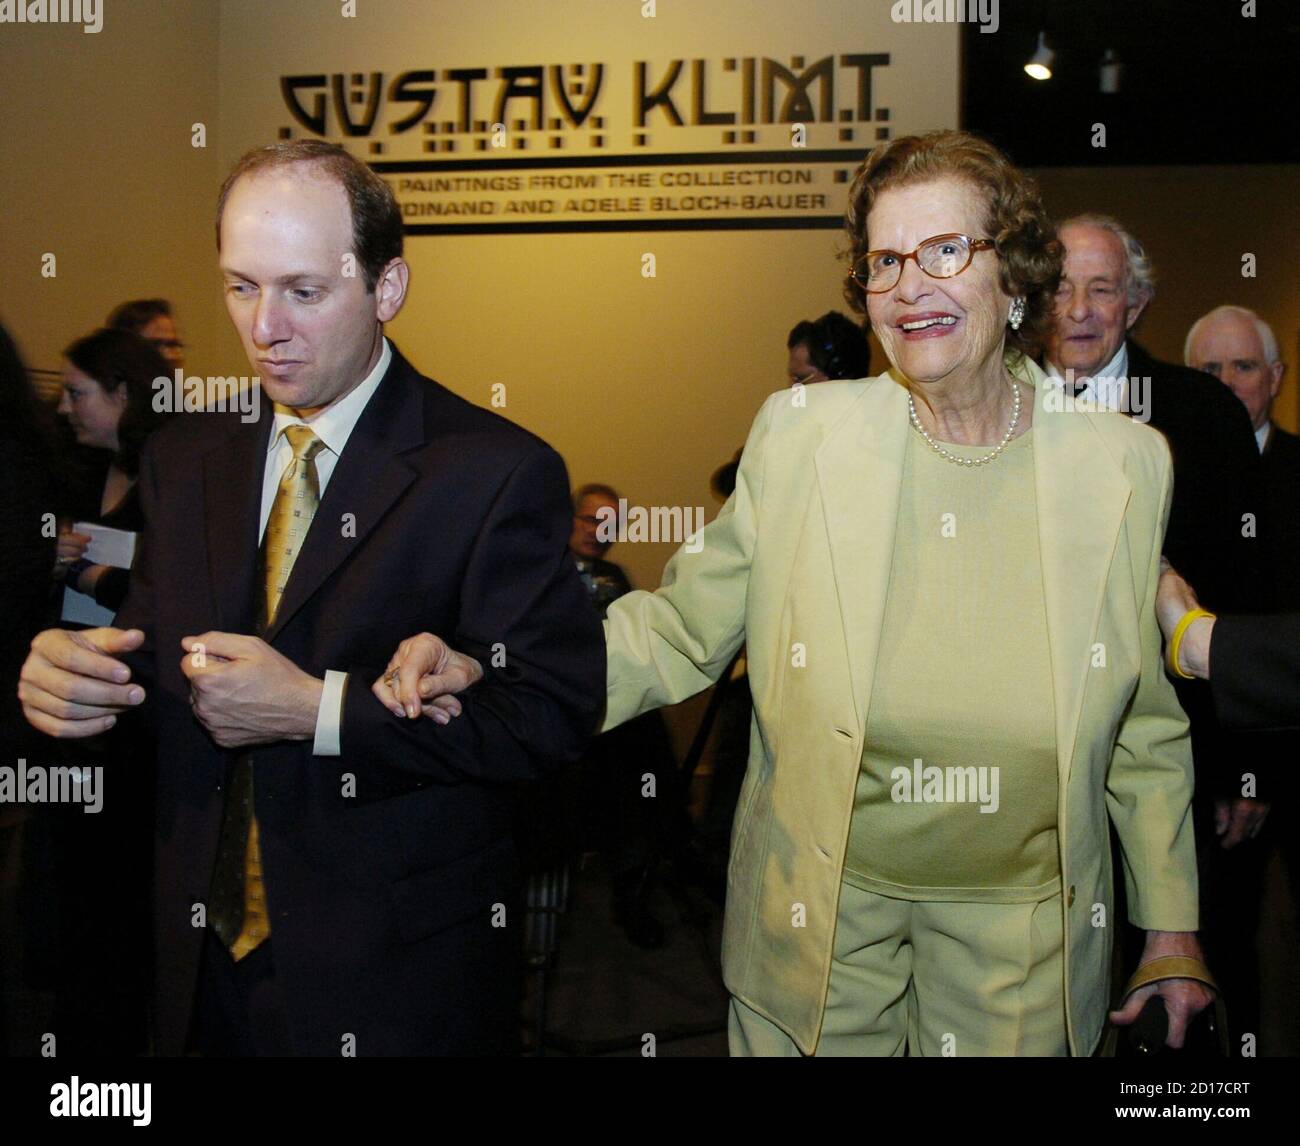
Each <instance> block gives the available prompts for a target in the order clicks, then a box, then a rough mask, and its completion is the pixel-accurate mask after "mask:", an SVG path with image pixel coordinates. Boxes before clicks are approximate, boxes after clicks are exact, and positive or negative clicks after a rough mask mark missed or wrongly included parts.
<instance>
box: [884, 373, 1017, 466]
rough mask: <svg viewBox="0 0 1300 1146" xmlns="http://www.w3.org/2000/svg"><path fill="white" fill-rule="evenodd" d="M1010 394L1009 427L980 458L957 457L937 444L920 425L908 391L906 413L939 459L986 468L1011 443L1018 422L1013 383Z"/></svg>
mask: <svg viewBox="0 0 1300 1146" xmlns="http://www.w3.org/2000/svg"><path fill="white" fill-rule="evenodd" d="M1011 392H1012V394H1014V395H1015V404H1014V405H1013V406H1012V408H1011V425H1009V426H1008V427H1007V432H1006V433H1005V434H1003V435H1002V441H1000V442H999V443H998V444H997V446H996V447H995V448H994V450H993V452H992V453H989V454H985V455H984V456H983V457H982V458H962V457H958V456H957V455H956V454H954V453H950V452H949V451H948V450H945V449H944V448H943V447H942V446H941V445H939V443H938V442H936V441H935V440H934V439H933V438H932V437H930V435H929V433H928V432H927V431H926V429H925V427H924V426H922V425H921V419H920V418H918V417H917V416H916V403H915V402H913V401H912V393H911V391H910V390H909V391H908V394H907V413H908V415H909V416H910V417H911V419H912V425H913V426H915V427H916V429H917V432H918V433H919V434H920V435H921V437H923V438H924V439H925V440H926V441H927V442H929V443H930V448H931V449H932V450H934V452H935V453H936V454H938V455H939V456H940V457H941V458H946V459H947V460H948V461H950V462H953V463H954V464H956V465H959V466H986V465H988V464H989V462H991V461H992V460H993V459H994V458H996V457H997V456H998V454H1000V453H1001V452H1002V451H1003V450H1005V449H1006V448H1007V443H1008V442H1010V441H1011V435H1012V434H1014V433H1015V432H1016V423H1017V422H1019V421H1020V387H1019V386H1017V385H1016V384H1015V383H1014V382H1012V383H1011Z"/></svg>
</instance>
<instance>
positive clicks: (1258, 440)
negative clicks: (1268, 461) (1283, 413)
mask: <svg viewBox="0 0 1300 1146" xmlns="http://www.w3.org/2000/svg"><path fill="white" fill-rule="evenodd" d="M1272 428H1273V423H1272V422H1265V423H1264V424H1263V425H1262V426H1260V428H1259V429H1258V430H1256V431H1255V444H1256V445H1257V446H1259V452H1260V453H1261V454H1262V453H1263V452H1264V447H1265V446H1267V445H1268V434H1269V431H1270V430H1272Z"/></svg>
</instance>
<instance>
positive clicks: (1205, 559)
mask: <svg viewBox="0 0 1300 1146" xmlns="http://www.w3.org/2000/svg"><path fill="white" fill-rule="evenodd" d="M1058 234H1059V237H1060V239H1061V242H1062V243H1063V244H1064V246H1065V262H1064V267H1063V270H1062V275H1061V284H1060V289H1059V291H1058V293H1057V298H1056V314H1055V319H1056V321H1055V327H1054V329H1053V331H1052V332H1051V334H1050V335H1049V337H1048V341H1047V346H1046V350H1045V355H1044V362H1043V366H1044V368H1045V370H1046V371H1047V373H1048V374H1049V375H1054V376H1056V377H1057V378H1059V379H1061V381H1062V383H1063V385H1064V386H1065V389H1066V393H1068V394H1071V395H1073V396H1075V397H1079V396H1086V397H1087V398H1089V399H1090V400H1092V401H1093V402H1097V403H1101V404H1106V405H1111V406H1114V407H1116V408H1118V409H1119V410H1121V411H1122V412H1124V413H1127V414H1130V415H1132V416H1133V417H1134V418H1137V419H1138V420H1140V421H1147V422H1149V423H1150V424H1151V425H1152V426H1154V427H1155V428H1156V429H1157V430H1159V431H1160V432H1161V433H1162V434H1164V435H1165V437H1166V438H1167V439H1168V441H1169V447H1170V451H1171V452H1172V454H1173V460H1174V494H1173V505H1172V507H1171V509H1170V513H1169V525H1168V529H1167V531H1166V533H1165V543H1164V550H1163V552H1164V555H1165V556H1166V557H1167V558H1168V559H1169V560H1170V562H1172V564H1173V566H1174V567H1175V568H1176V569H1177V570H1178V571H1179V573H1181V574H1182V575H1183V576H1184V577H1186V578H1187V580H1188V582H1190V583H1191V585H1192V586H1193V587H1194V588H1195V590H1196V592H1197V594H1198V596H1199V598H1200V600H1201V601H1202V602H1203V603H1204V604H1205V606H1206V607H1207V608H1209V609H1213V610H1215V611H1217V612H1233V613H1250V612H1256V611H1258V610H1259V609H1261V608H1262V607H1265V606H1261V600H1264V599H1266V597H1267V591H1268V586H1267V582H1266V580H1265V579H1264V577H1263V574H1262V568H1261V554H1260V545H1259V541H1258V539H1257V538H1256V537H1255V536H1254V527H1253V523H1254V522H1255V521H1256V520H1257V519H1259V518H1260V517H1261V516H1262V514H1263V512H1264V510H1263V497H1264V495H1263V492H1262V489H1261V479H1260V469H1261V463H1260V459H1259V451H1258V450H1257V449H1256V448H1255V446H1254V443H1253V442H1252V440H1251V433H1250V431H1251V426H1250V419H1249V418H1248V417H1247V416H1246V415H1245V412H1244V411H1243V410H1242V408H1241V403H1239V402H1235V401H1233V400H1232V395H1231V394H1229V393H1228V392H1227V391H1226V390H1225V389H1224V388H1223V387H1222V386H1217V385H1215V381H1214V379H1213V378H1212V377H1210V376H1209V375H1206V374H1202V373H1200V372H1199V371H1196V370H1189V369H1188V368H1187V367H1185V366H1181V365H1178V364H1177V363H1173V362H1162V361H1160V360H1158V359H1156V358H1153V357H1152V356H1151V355H1150V354H1149V353H1147V351H1146V350H1144V349H1143V348H1142V347H1141V346H1140V345H1139V344H1138V343H1137V342H1135V341H1134V340H1133V338H1132V331H1133V329H1134V328H1135V327H1136V325H1137V322H1138V320H1139V319H1140V318H1141V316H1142V314H1143V312H1144V311H1145V309H1146V307H1147V305H1148V304H1149V303H1150V302H1151V300H1152V298H1153V297H1154V295H1155V276H1154V273H1153V268H1152V262H1151V258H1150V256H1149V255H1148V254H1147V252H1146V250H1145V248H1144V247H1143V245H1142V243H1141V242H1140V241H1139V240H1138V238H1137V237H1136V236H1135V235H1133V234H1132V233H1131V232H1130V231H1129V230H1128V229H1127V228H1126V227H1124V225H1123V224H1122V223H1120V222H1119V221H1118V220H1116V219H1114V218H1111V217H1110V216H1107V215H1096V214H1087V215H1077V216H1074V217H1073V218H1070V219H1066V220H1065V221H1064V222H1062V223H1060V224H1058ZM1079 496H1080V497H1081V498H1083V497H1087V491H1086V490H1080V491H1079ZM1174 683H1175V688H1176V690H1177V693H1178V700H1179V703H1180V704H1181V705H1182V706H1183V708H1184V710H1185V711H1186V712H1187V716H1188V719H1189V720H1190V722H1191V726H1192V753H1193V756H1194V758H1195V764H1196V795H1195V798H1194V803H1193V809H1194V816H1195V821H1196V835H1197V850H1198V860H1199V867H1200V878H1201V934H1202V938H1203V940H1204V942H1205V945H1206V955H1207V958H1208V959H1209V960H1210V961H1211V965H1212V966H1213V967H1214V968H1215V974H1216V975H1217V976H1218V978H1219V981H1220V985H1221V986H1222V987H1223V989H1224V993H1225V996H1226V997H1227V1001H1228V1015H1229V1020H1230V1021H1231V1022H1232V1024H1233V1026H1234V1028H1235V1029H1236V1031H1240V1032H1241V1033H1245V1032H1254V1031H1257V1024H1255V1021H1254V1018H1253V1016H1252V1012H1253V1010H1254V1007H1253V1003H1252V988H1253V986H1254V984H1253V982H1252V981H1251V979H1250V977H1249V975H1243V974H1232V973H1229V974H1227V975H1225V974H1224V973H1222V972H1221V971H1220V968H1221V967H1226V966H1227V965H1228V964H1229V963H1231V962H1232V960H1233V959H1234V958H1235V948H1234V942H1235V940H1236V938H1237V937H1239V935H1240V931H1239V927H1240V920H1239V918H1238V915H1237V913H1236V909H1237V907H1238V906H1239V905H1240V904H1242V903H1243V902H1244V901H1245V900H1246V899H1247V898H1248V897H1245V896H1243V895H1242V894H1241V888H1242V885H1243V879H1242V878H1241V877H1240V876H1239V875H1238V874H1237V871H1236V869H1237V868H1238V867H1240V866H1241V862H1238V861H1237V859H1236V857H1235V853H1236V852H1238V851H1241V850H1242V849H1241V847H1240V845H1241V844H1242V843H1243V841H1250V840H1252V839H1253V838H1254V836H1255V835H1256V834H1258V832H1259V830H1260V828H1261V827H1262V825H1263V820H1264V816H1265V815H1266V814H1267V810H1268V809H1267V805H1265V804H1264V803H1263V802H1262V801H1260V800H1256V799H1252V798H1251V793H1250V791H1249V790H1248V789H1246V790H1243V788H1244V785H1245V784H1246V781H1245V780H1244V779H1243V774H1245V773H1250V774H1251V775H1254V774H1256V773H1257V771H1258V768H1257V759H1256V757H1255V755H1254V754H1253V753H1254V748H1253V746H1250V745H1248V744H1247V743H1245V741H1246V739H1247V737H1248V736H1249V735H1250V734H1244V733H1242V734H1230V733H1225V732H1223V731H1222V730H1221V729H1220V727H1219V722H1218V719H1217V717H1216V714H1215V710H1214V705H1213V701H1212V698H1211V695H1210V691H1209V686H1208V685H1207V684H1206V683H1205V682H1204V681H1195V680H1177V681H1175V682H1174ZM1246 850H1247V851H1250V852H1252V853H1257V852H1258V851H1259V850H1260V849H1259V848H1258V847H1256V846H1252V847H1249V848H1247V849H1246ZM1254 878H1255V877H1254V876H1251V877H1249V878H1248V879H1247V880H1245V881H1244V882H1245V883H1247V884H1248V883H1250V882H1251V880H1253V879H1254ZM1225 980H1226V981H1225ZM1243 1014H1245V1015H1248V1016H1252V1017H1251V1018H1249V1019H1248V1022H1249V1023H1250V1025H1248V1026H1245V1027H1241V1028H1239V1027H1238V1023H1237V1020H1238V1019H1239V1018H1240V1017H1241V1016H1242V1015H1243ZM1238 1045H1240V1044H1238Z"/></svg>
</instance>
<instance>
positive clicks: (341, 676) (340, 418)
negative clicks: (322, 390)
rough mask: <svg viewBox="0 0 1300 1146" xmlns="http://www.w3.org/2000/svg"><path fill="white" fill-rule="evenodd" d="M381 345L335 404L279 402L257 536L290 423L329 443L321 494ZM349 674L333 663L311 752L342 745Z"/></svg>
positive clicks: (387, 358)
mask: <svg viewBox="0 0 1300 1146" xmlns="http://www.w3.org/2000/svg"><path fill="white" fill-rule="evenodd" d="M383 344H384V345H383V349H382V350H381V351H380V353H379V361H378V362H376V363H375V368H374V369H373V370H372V371H370V373H369V374H367V375H366V377H365V379H364V380H363V381H362V383H361V385H360V386H357V387H356V388H355V389H353V390H352V391H351V392H350V393H348V394H347V395H345V396H344V397H342V398H340V399H339V400H338V401H337V402H334V403H333V404H332V405H329V406H326V407H325V409H323V410H322V411H321V412H320V413H319V414H316V415H314V416H313V417H312V418H311V419H310V420H305V419H303V418H300V417H298V415H297V414H295V413H294V412H293V411H292V410H290V409H287V408H286V407H284V406H280V405H277V406H276V407H275V421H274V422H273V423H272V425H271V436H270V439H269V441H268V443H267V450H266V469H265V470H264V471H263V475H262V524H261V527H260V528H259V529H258V534H257V536H258V541H259V544H260V542H261V537H262V534H263V533H265V532H266V523H267V521H268V520H270V517H271V506H272V505H273V504H274V503H275V493H276V490H277V489H279V486H280V479H281V477H283V476H284V471H285V470H286V469H288V468H289V463H290V462H292V461H293V447H292V446H291V445H289V439H288V438H287V437H285V433H284V431H285V428H286V427H288V426H308V427H310V429H311V432H312V433H313V434H315V435H316V437H318V438H319V439H320V440H321V441H322V442H324V443H325V448H324V449H322V450H321V451H320V452H319V453H318V454H317V455H316V477H317V480H318V481H319V483H320V492H321V495H322V496H324V494H325V487H326V486H327V485H329V480H330V478H331V477H332V476H333V474H334V467H335V466H336V465H338V461H339V457H340V455H341V454H342V453H343V448H344V447H345V446H346V445H347V444H348V438H350V437H351V436H352V431H353V429H354V428H355V427H356V424H357V419H358V418H360V417H361V411H362V410H364V409H365V408H366V405H367V403H369V401H370V399H371V398H372V397H374V394H375V391H376V390H378V389H379V383H380V380H381V379H382V378H383V377H384V374H385V373H386V372H387V371H388V367H389V364H390V363H391V362H392V360H393V348H392V347H391V346H390V345H389V344H388V339H387V338H385V339H384V340H383ZM347 679H348V674H347V673H345V672H337V671H336V670H334V669H329V670H327V671H326V673H325V689H324V691H323V692H322V693H321V698H320V707H319V708H318V709H317V710H316V738H315V740H314V742H313V744H312V752H313V754H314V755H316V756H338V755H339V754H340V752H341V751H342V750H341V748H340V746H339V732H340V724H341V722H342V717H343V686H344V685H345V684H346V683H347Z"/></svg>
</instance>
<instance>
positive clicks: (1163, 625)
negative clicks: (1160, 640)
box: [1156, 557, 1214, 680]
mask: <svg viewBox="0 0 1300 1146" xmlns="http://www.w3.org/2000/svg"><path fill="white" fill-rule="evenodd" d="M1200 607H1201V603H1200V602H1199V601H1198V600H1197V599H1196V594H1195V593H1194V592H1193V591H1192V587H1191V586H1190V585H1189V584H1188V583H1187V582H1186V581H1184V580H1183V579H1182V577H1180V576H1179V575H1178V571H1177V570H1176V569H1175V568H1174V567H1173V566H1172V565H1170V564H1169V562H1168V561H1167V560H1166V559H1165V558H1164V557H1161V558H1160V583H1159V584H1158V585H1157V586H1156V619H1157V620H1158V621H1159V622H1160V631H1161V632H1162V633H1164V635H1165V643H1166V644H1167V643H1168V642H1169V641H1171V640H1172V639H1173V636H1174V630H1175V629H1176V628H1177V627H1178V622H1179V621H1181V620H1182V619H1183V617H1184V616H1186V615H1187V614H1188V613H1189V612H1191V610H1193V609H1199V608H1200ZM1213 632H1214V621H1213V620H1212V619H1211V618H1209V617H1200V618H1198V619H1197V620H1195V621H1193V622H1192V623H1191V624H1190V625H1189V626H1188V627H1187V631H1186V632H1185V633H1184V634H1183V640H1182V643H1181V644H1180V645H1179V648H1178V667H1179V668H1181V669H1182V670H1183V672H1185V673H1190V674H1191V675H1192V676H1195V677H1200V678H1201V679H1202V680H1205V679H1208V678H1209V675H1210V641H1211V639H1212V634H1213Z"/></svg>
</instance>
